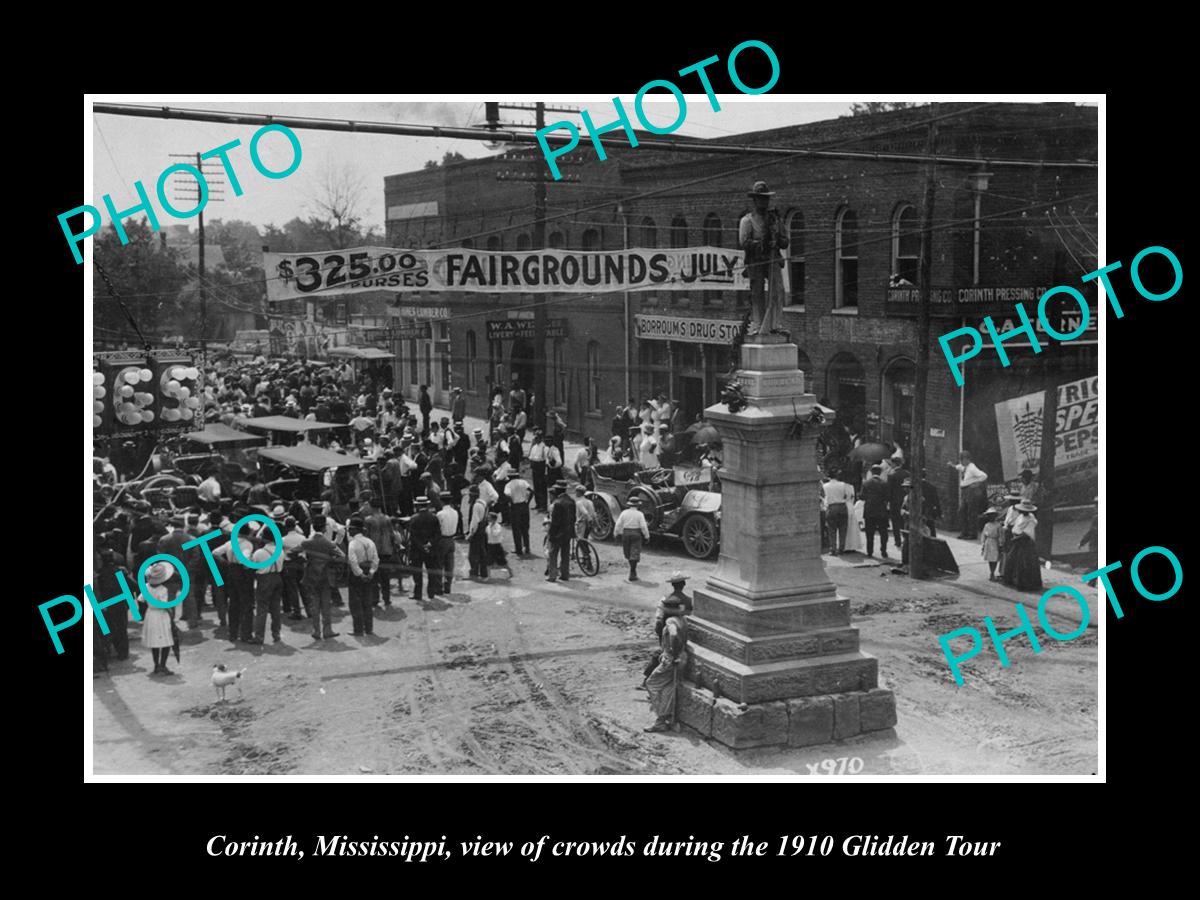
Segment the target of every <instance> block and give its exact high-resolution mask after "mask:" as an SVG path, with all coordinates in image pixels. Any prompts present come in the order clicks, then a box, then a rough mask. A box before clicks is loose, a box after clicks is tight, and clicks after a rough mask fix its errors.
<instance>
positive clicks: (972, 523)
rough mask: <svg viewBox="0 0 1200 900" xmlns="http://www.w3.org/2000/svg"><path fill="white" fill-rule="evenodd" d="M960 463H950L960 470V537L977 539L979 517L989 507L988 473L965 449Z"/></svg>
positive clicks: (959, 456) (959, 458) (960, 457)
mask: <svg viewBox="0 0 1200 900" xmlns="http://www.w3.org/2000/svg"><path fill="white" fill-rule="evenodd" d="M958 460H959V461H958V463H957V464H955V463H949V465H951V466H954V468H956V469H957V470H958V523H959V527H960V528H961V529H962V530H961V532H960V533H959V535H958V536H959V537H960V538H963V539H964V540H971V541H973V540H976V539H977V538H978V537H979V517H980V516H981V515H982V514H983V511H984V509H986V508H987V480H988V477H987V473H986V472H984V471H983V470H982V469H980V468H979V467H978V466H976V465H975V463H973V462H971V454H970V453H967V452H966V451H963V452H962V453H960V454H959V455H958Z"/></svg>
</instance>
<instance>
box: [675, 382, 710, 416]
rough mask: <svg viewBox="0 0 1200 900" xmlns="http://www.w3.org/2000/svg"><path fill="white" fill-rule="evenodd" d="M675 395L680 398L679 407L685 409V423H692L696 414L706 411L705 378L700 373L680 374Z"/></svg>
mask: <svg viewBox="0 0 1200 900" xmlns="http://www.w3.org/2000/svg"><path fill="white" fill-rule="evenodd" d="M675 396H676V397H677V398H678V399H679V408H680V409H681V410H683V421H684V425H685V426H687V425H690V424H692V422H694V421H696V416H698V415H699V414H700V413H701V412H703V411H704V379H703V378H702V377H700V376H699V375H680V376H679V388H678V389H677V391H676V393H675Z"/></svg>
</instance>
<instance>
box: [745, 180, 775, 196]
mask: <svg viewBox="0 0 1200 900" xmlns="http://www.w3.org/2000/svg"><path fill="white" fill-rule="evenodd" d="M746 196H747V197H774V196H775V192H774V191H769V190H767V183H766V182H765V181H756V182H754V187H753V188H751V189H750V190H748V191H746Z"/></svg>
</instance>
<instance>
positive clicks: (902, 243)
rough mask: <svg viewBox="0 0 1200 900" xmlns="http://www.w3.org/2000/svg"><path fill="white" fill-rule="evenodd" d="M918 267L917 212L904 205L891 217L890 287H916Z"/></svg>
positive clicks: (919, 241) (919, 248) (919, 258)
mask: <svg viewBox="0 0 1200 900" xmlns="http://www.w3.org/2000/svg"><path fill="white" fill-rule="evenodd" d="M920 265H921V234H920V231H919V230H918V225H917V211H916V210H915V209H914V208H913V207H912V206H911V205H909V204H907V203H905V204H902V205H901V206H900V207H898V208H897V209H896V214H895V215H894V216H892V280H891V286H892V287H916V286H917V279H918V278H919V277H920ZM905 282H907V284H906V283H905Z"/></svg>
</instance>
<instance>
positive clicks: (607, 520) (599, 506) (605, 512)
mask: <svg viewBox="0 0 1200 900" xmlns="http://www.w3.org/2000/svg"><path fill="white" fill-rule="evenodd" d="M592 505H593V506H594V507H595V508H596V524H595V525H594V526H593V527H592V537H594V538H595V539H596V540H598V541H607V540H608V539H609V538H610V537H612V533H613V517H612V510H610V509H609V508H608V504H607V503H605V502H604V500H603V499H601V498H600V497H596V498H595V502H594V503H593V504H592Z"/></svg>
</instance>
